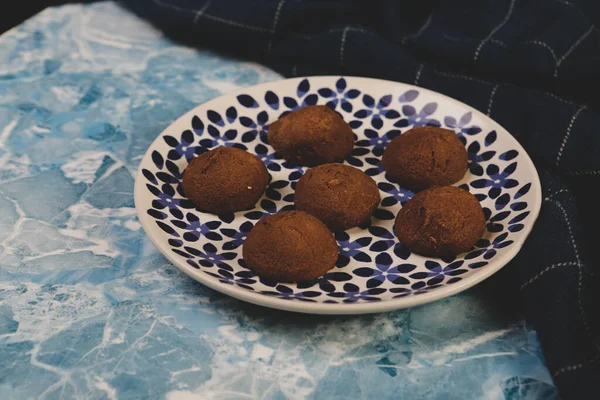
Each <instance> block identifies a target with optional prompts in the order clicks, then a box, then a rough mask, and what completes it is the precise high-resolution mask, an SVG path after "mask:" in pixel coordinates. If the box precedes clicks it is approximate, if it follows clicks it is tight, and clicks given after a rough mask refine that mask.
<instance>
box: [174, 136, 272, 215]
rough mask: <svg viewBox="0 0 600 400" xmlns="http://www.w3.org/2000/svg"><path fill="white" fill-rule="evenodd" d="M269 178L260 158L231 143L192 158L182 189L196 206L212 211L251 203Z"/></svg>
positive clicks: (230, 208)
mask: <svg viewBox="0 0 600 400" xmlns="http://www.w3.org/2000/svg"><path fill="white" fill-rule="evenodd" d="M268 181H269V173H268V172H267V168H266V167H265V165H264V164H263V162H262V161H261V160H260V159H259V158H258V157H256V156H255V155H253V154H250V153H248V152H246V151H244V150H240V149H236V148H234V147H218V148H216V149H214V150H211V151H209V152H207V153H204V154H201V155H200V156H198V157H196V158H194V159H193V160H192V161H191V162H190V164H189V165H188V166H187V168H186V169H185V172H184V174H183V180H182V185H183V191H184V192H185V195H186V196H187V198H188V199H190V200H191V201H192V202H193V203H194V204H195V205H196V207H198V208H199V209H201V210H203V211H207V212H211V213H214V214H224V213H229V212H236V211H241V210H247V209H249V208H252V207H254V205H255V204H256V202H257V201H258V199H259V198H260V196H262V193H263V192H264V190H265V186H266V185H267V183H268Z"/></svg>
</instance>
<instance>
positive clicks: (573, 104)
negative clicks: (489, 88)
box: [544, 92, 579, 106]
mask: <svg viewBox="0 0 600 400" xmlns="http://www.w3.org/2000/svg"><path fill="white" fill-rule="evenodd" d="M544 94H546V95H547V96H550V97H552V98H554V99H556V100H558V101H560V102H562V103H565V104H569V105H572V106H575V105H579V104H577V103H573V102H572V101H569V100H565V99H563V98H562V97H558V96H557V95H555V94H554V93H549V92H544Z"/></svg>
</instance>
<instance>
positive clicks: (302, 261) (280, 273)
mask: <svg viewBox="0 0 600 400" xmlns="http://www.w3.org/2000/svg"><path fill="white" fill-rule="evenodd" d="M242 253H243V256H244V261H245V262H246V265H247V266H248V268H250V269H252V270H253V271H254V272H256V273H257V274H258V275H259V276H261V277H265V278H270V279H274V280H277V281H279V282H298V281H308V280H311V279H315V278H318V277H319V276H321V275H323V274H325V273H326V272H327V271H329V270H330V269H331V268H333V267H334V265H335V262H336V260H337V258H338V246H337V242H336V241H335V238H334V237H333V234H332V233H331V232H330V231H329V229H327V227H326V226H325V225H324V224H323V223H322V222H321V221H319V220H318V219H316V218H315V217H313V216H312V215H309V214H307V213H304V212H300V211H284V212H280V213H278V214H274V215H270V216H268V217H264V218H262V219H260V220H259V221H258V222H257V223H256V225H255V226H254V227H253V228H252V230H251V231H250V232H249V233H248V237H247V238H246V241H245V242H244V247H243V249H242Z"/></svg>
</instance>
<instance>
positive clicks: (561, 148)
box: [556, 106, 587, 167]
mask: <svg viewBox="0 0 600 400" xmlns="http://www.w3.org/2000/svg"><path fill="white" fill-rule="evenodd" d="M585 108H587V107H586V106H581V107H579V109H578V110H577V111H575V114H573V117H572V118H571V122H569V126H568V127H567V131H566V133H565V137H564V138H563V141H562V143H561V144H560V148H559V149H558V154H557V155H556V166H557V167H558V165H559V164H560V157H562V153H563V150H564V149H565V146H566V145H567V140H569V136H570V135H571V129H572V128H573V124H574V123H575V120H576V119H577V117H578V116H579V114H580V113H581V112H582V111H583V110H584V109H585Z"/></svg>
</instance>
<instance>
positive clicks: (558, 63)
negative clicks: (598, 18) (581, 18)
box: [554, 24, 594, 79]
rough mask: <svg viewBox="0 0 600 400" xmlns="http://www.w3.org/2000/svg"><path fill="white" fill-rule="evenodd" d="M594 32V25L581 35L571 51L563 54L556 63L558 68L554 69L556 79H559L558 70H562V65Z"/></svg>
mask: <svg viewBox="0 0 600 400" xmlns="http://www.w3.org/2000/svg"><path fill="white" fill-rule="evenodd" d="M593 30H594V25H593V24H592V25H591V26H590V27H589V28H588V30H587V31H585V33H584V34H583V35H581V37H580V38H579V39H577V41H576V42H575V43H573V46H571V48H570V49H569V50H567V52H566V53H565V54H563V56H562V57H561V58H560V59H559V60H558V61H557V62H556V68H554V78H555V79H558V69H559V68H560V65H561V64H562V62H563V61H565V59H566V58H567V57H568V56H569V55H570V54H571V53H572V52H573V50H575V48H576V47H577V46H579V44H580V43H581V42H583V40H584V39H585V38H587V37H588V36H589V35H590V33H592V31H593Z"/></svg>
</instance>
